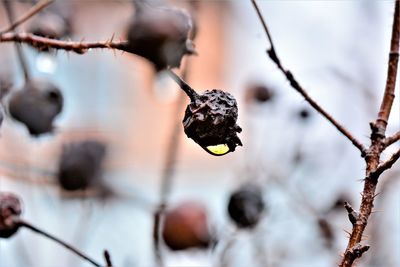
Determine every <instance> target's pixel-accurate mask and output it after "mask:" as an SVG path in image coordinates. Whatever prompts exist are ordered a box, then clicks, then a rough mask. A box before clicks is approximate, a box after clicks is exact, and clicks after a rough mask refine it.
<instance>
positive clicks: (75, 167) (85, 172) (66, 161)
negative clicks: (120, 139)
mask: <svg viewBox="0 0 400 267" xmlns="http://www.w3.org/2000/svg"><path fill="white" fill-rule="evenodd" d="M105 153H106V146H105V144H103V143H101V142H99V141H93V140H87V141H81V142H76V143H70V144H66V145H64V146H63V150H62V154H61V157H60V161H59V166H58V174H57V177H58V181H59V183H60V185H61V187H62V188H63V189H65V190H69V191H73V190H83V189H86V188H88V187H89V186H91V185H92V184H93V183H94V182H95V181H96V180H97V179H98V178H99V176H100V174H101V170H102V168H101V167H102V162H103V159H104V157H105Z"/></svg>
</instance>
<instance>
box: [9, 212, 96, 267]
mask: <svg viewBox="0 0 400 267" xmlns="http://www.w3.org/2000/svg"><path fill="white" fill-rule="evenodd" d="M14 223H16V224H17V225H19V226H23V227H25V228H28V229H30V230H32V231H34V232H36V233H38V234H41V235H42V236H45V237H47V238H49V239H51V240H53V241H55V242H56V243H58V244H60V245H61V246H63V247H65V248H66V249H68V250H70V251H72V252H73V253H75V254H76V255H78V256H79V257H81V258H82V259H84V260H86V261H88V262H90V263H91V264H93V265H94V266H96V267H102V265H101V264H99V263H97V262H95V261H94V260H92V259H91V258H89V257H88V256H86V255H85V254H83V253H82V252H80V251H79V250H78V249H76V248H74V247H73V246H71V245H69V244H67V243H65V242H64V241H62V240H61V239H59V238H57V237H55V236H53V235H51V234H49V233H47V232H45V231H43V230H41V229H39V228H37V227H36V226H33V225H32V224H30V223H28V222H26V221H24V220H22V219H19V218H16V219H15V220H14Z"/></svg>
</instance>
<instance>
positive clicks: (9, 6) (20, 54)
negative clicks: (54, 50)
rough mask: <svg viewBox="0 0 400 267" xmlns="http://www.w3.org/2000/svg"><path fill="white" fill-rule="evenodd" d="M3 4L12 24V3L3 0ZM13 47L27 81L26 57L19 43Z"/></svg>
mask: <svg viewBox="0 0 400 267" xmlns="http://www.w3.org/2000/svg"><path fill="white" fill-rule="evenodd" d="M3 5H4V8H5V10H6V13H7V17H8V21H9V22H10V25H13V23H14V21H15V19H14V18H15V15H14V10H13V8H12V3H11V1H10V0H3ZM0 36H1V35H0ZM15 49H16V51H17V55H18V59H19V63H20V65H21V68H22V71H23V73H24V78H25V82H28V81H29V80H30V74H29V69H28V64H27V63H26V58H25V55H24V53H23V51H22V48H21V45H20V44H17V43H16V44H15Z"/></svg>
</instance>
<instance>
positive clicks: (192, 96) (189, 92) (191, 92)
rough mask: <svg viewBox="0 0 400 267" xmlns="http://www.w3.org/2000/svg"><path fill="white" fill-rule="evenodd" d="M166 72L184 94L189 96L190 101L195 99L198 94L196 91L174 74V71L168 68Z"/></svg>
mask: <svg viewBox="0 0 400 267" xmlns="http://www.w3.org/2000/svg"><path fill="white" fill-rule="evenodd" d="M167 71H168V74H169V75H170V76H171V77H172V79H173V80H174V81H175V82H176V83H177V84H178V85H179V87H180V88H181V89H182V90H183V91H184V92H185V93H186V95H187V96H188V97H189V98H190V100H191V101H192V102H194V101H195V100H196V98H197V97H198V96H199V95H198V94H197V93H196V91H195V90H194V89H193V88H192V87H190V85H188V84H187V83H186V82H185V81H184V80H183V79H182V78H181V77H179V76H178V75H176V73H175V72H173V71H172V70H170V69H168V70H167Z"/></svg>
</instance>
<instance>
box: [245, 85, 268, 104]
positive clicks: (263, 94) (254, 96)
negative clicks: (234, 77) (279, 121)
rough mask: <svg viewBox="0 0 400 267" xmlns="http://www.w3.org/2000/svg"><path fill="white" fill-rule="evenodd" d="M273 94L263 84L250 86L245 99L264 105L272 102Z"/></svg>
mask: <svg viewBox="0 0 400 267" xmlns="http://www.w3.org/2000/svg"><path fill="white" fill-rule="evenodd" d="M274 96H275V93H274V92H273V91H272V90H271V89H270V88H269V87H267V86H265V85H263V84H253V85H250V86H249V87H248V88H247V90H246V99H247V100H249V101H254V102H258V103H265V102H269V101H271V100H273V98H274Z"/></svg>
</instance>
